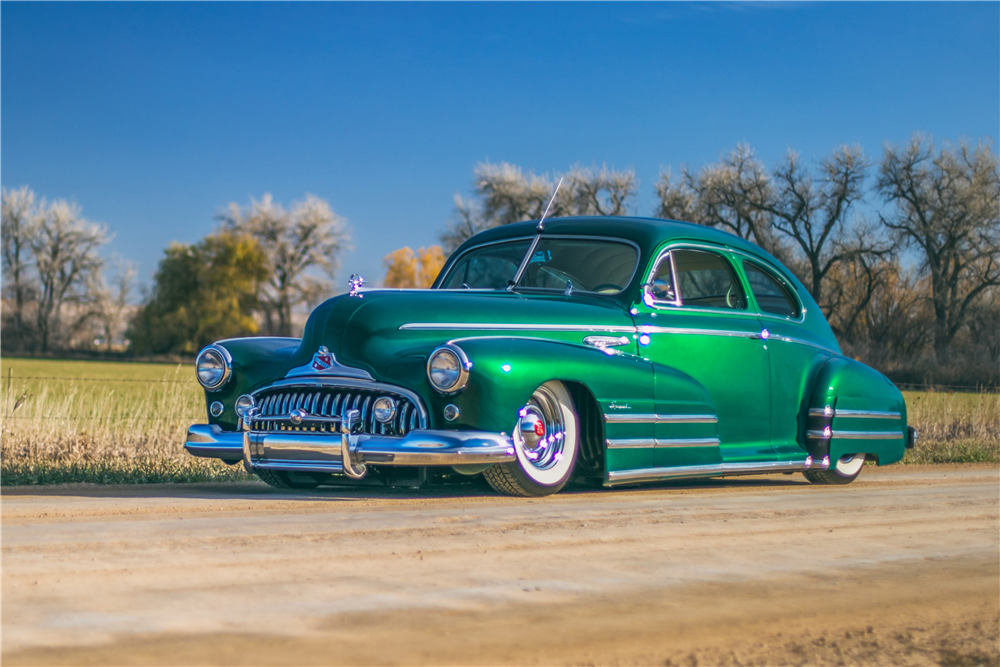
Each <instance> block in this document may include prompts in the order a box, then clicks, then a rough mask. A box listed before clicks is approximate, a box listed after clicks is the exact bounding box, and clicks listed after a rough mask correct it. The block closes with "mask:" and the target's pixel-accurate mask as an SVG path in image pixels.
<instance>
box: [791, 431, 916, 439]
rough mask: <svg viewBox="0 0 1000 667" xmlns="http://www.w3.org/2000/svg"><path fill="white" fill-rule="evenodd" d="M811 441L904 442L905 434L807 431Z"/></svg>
mask: <svg viewBox="0 0 1000 667" xmlns="http://www.w3.org/2000/svg"><path fill="white" fill-rule="evenodd" d="M806 437H808V438H809V439H810V440H830V439H833V440H902V439H903V433H902V432H899V433H895V432H892V431H830V433H829V434H827V433H826V432H825V431H806Z"/></svg>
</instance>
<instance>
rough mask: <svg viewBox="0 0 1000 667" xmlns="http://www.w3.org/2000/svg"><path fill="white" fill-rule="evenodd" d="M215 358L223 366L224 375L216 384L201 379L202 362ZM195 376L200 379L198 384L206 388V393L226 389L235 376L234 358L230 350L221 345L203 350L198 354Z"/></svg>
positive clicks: (195, 363)
mask: <svg viewBox="0 0 1000 667" xmlns="http://www.w3.org/2000/svg"><path fill="white" fill-rule="evenodd" d="M213 357H217V358H218V360H219V362H220V363H221V364H222V375H221V376H220V377H219V379H218V380H216V381H215V382H214V383H206V382H205V381H204V380H203V379H202V377H201V366H202V362H203V361H205V360H206V359H210V358H213ZM194 374H195V377H196V378H198V384H200V385H201V386H202V387H204V388H205V390H206V391H219V390H220V389H222V388H223V387H225V386H226V383H227V382H229V379H230V378H231V377H232V376H233V358H232V356H231V355H230V354H229V350H227V349H226V348H224V347H221V346H219V345H209V346H208V347H206V348H205V349H203V350H202V351H201V352H199V353H198V358H197V359H195V362H194Z"/></svg>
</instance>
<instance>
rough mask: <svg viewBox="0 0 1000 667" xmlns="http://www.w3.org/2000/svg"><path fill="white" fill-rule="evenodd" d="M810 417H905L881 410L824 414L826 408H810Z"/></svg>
mask: <svg viewBox="0 0 1000 667" xmlns="http://www.w3.org/2000/svg"><path fill="white" fill-rule="evenodd" d="M809 416H810V417H831V416H833V417H849V418H851V419H902V418H903V415H901V414H900V413H898V412H884V411H881V410H834V411H833V414H832V415H828V414H826V413H825V412H824V408H810V410H809Z"/></svg>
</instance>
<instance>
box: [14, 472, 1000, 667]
mask: <svg viewBox="0 0 1000 667" xmlns="http://www.w3.org/2000/svg"><path fill="white" fill-rule="evenodd" d="M998 482H1000V472H998V470H997V469H996V468H995V467H991V466H905V467H903V466H898V467H887V468H883V469H866V470H865V473H864V474H863V475H862V477H861V479H859V481H858V482H857V483H855V484H851V485H849V486H846V487H817V486H813V485H809V484H807V483H805V482H804V480H803V479H802V477H801V476H800V475H795V476H791V477H789V476H782V475H776V476H770V477H763V478H739V479H730V480H716V481H712V482H710V483H686V484H663V485H656V486H649V487H642V488H639V489H632V490H627V489H626V490H616V491H593V492H585V493H573V494H566V495H559V496H556V497H553V498H549V499H540V500H522V499H510V498H498V497H495V496H489V495H485V494H480V495H475V494H471V495H464V494H454V493H447V492H434V493H412V492H383V493H370V492H366V493H362V492H356V491H351V492H344V491H323V492H318V493H279V492H276V491H274V490H271V489H269V488H267V487H265V486H263V485H259V484H239V485H232V484H216V485H183V486H176V487H164V486H157V487H127V488H126V487H119V488H104V489H101V488H96V487H92V486H89V485H87V486H83V485H81V486H76V487H73V488H68V487H62V488H58V489H45V490H41V489H39V490H38V491H40V492H41V493H39V492H36V493H14V494H10V493H8V492H7V490H6V489H5V490H4V494H3V507H2V512H3V515H2V516H3V551H2V554H3V611H4V614H3V646H2V650H3V652H2V658H3V662H4V664H8V665H17V664H661V665H663V664H668V665H670V664H673V665H679V664H702V665H705V664H720V665H728V664H733V665H736V664H744V665H745V664H884V665H909V664H944V665H956V666H957V665H975V664H988V665H994V664H998V663H1000V652H998V648H997V647H998V640H1000V636H998V635H1000V633H998V627H1000V564H998V560H1000V559H998V553H1000V530H998V526H1000V498H998V488H1000V485H998Z"/></svg>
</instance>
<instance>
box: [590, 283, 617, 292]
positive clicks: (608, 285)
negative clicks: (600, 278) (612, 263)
mask: <svg viewBox="0 0 1000 667" xmlns="http://www.w3.org/2000/svg"><path fill="white" fill-rule="evenodd" d="M620 289H621V287H619V286H618V285H616V284H614V283H603V284H601V285H598V286H597V287H595V288H594V289H592V290H591V291H592V292H597V293H599V294H602V293H603V294H608V293H611V292H617V291H618V290H620ZM604 290H607V291H606V292H605V291H604Z"/></svg>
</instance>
